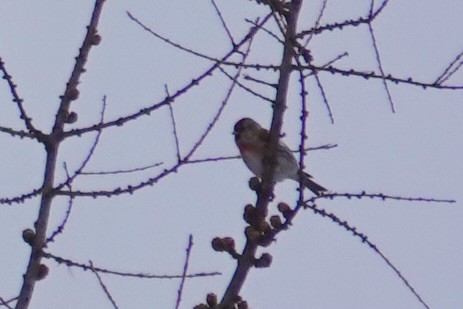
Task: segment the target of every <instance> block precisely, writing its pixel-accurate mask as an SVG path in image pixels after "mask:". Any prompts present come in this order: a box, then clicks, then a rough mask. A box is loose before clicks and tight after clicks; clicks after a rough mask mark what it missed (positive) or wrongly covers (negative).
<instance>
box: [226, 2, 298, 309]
mask: <svg viewBox="0 0 463 309" xmlns="http://www.w3.org/2000/svg"><path fill="white" fill-rule="evenodd" d="M301 5H302V0H293V1H292V2H291V3H290V6H289V12H288V17H287V23H288V26H287V30H286V33H285V42H284V50H283V57H282V60H281V66H280V77H279V80H278V86H277V93H276V97H275V102H274V105H273V118H272V126H271V129H270V140H269V147H268V149H267V151H266V153H265V154H264V159H263V163H264V172H263V176H262V183H261V186H260V190H258V191H259V192H258V198H257V202H256V210H257V217H258V220H260V221H264V220H265V216H266V215H267V207H268V203H269V200H270V197H271V196H272V195H273V181H272V179H273V174H274V164H271V162H272V161H274V160H275V154H276V148H277V145H278V141H279V135H280V131H281V127H282V124H283V114H284V111H285V109H286V97H287V94H288V84H289V79H290V75H291V72H292V60H293V41H294V39H295V36H296V28H297V20H298V16H299V11H300V8H301ZM257 247H258V243H257V242H256V241H255V240H251V239H249V238H248V240H247V241H246V245H245V247H244V249H243V253H242V255H241V256H239V258H238V259H237V261H238V265H237V267H236V270H235V273H234V274H233V277H232V280H231V281H230V284H229V285H228V287H227V289H226V291H225V293H224V296H223V298H222V301H221V304H220V305H219V308H228V307H230V306H232V305H233V304H234V303H235V302H236V300H237V298H238V295H239V293H240V290H241V288H242V286H243V284H244V282H245V280H246V277H247V275H248V273H249V270H250V269H251V267H253V266H254V263H255V254H256V250H257Z"/></svg>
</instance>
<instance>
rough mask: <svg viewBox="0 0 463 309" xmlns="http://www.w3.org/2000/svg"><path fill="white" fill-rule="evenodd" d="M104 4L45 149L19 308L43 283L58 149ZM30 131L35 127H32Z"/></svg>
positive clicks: (93, 20) (98, 10)
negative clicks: (36, 210) (39, 282)
mask: <svg viewBox="0 0 463 309" xmlns="http://www.w3.org/2000/svg"><path fill="white" fill-rule="evenodd" d="M103 3H104V0H96V1H95V6H94V9H93V13H92V17H91V19H90V24H89V26H88V27H87V34H86V36H85V39H84V41H83V43H82V46H81V48H80V53H79V56H78V57H77V59H76V64H75V66H74V70H73V73H72V74H71V77H70V79H69V81H68V83H67V87H66V91H65V95H64V96H63V97H62V99H61V104H60V107H59V109H58V112H57V114H56V118H55V123H54V125H53V130H52V133H51V134H50V135H49V136H46V139H44V141H43V142H44V144H45V149H46V152H47V157H46V162H45V173H44V180H43V184H42V190H43V193H42V196H41V202H40V210H39V215H38V218H37V221H36V222H35V227H36V230H35V237H34V242H33V244H32V249H31V254H30V258H29V263H28V265H27V270H26V274H25V275H24V280H23V284H22V287H21V292H20V294H19V298H18V302H17V305H16V308H18V309H23V308H27V307H28V306H29V303H30V301H31V298H32V293H33V290H34V285H35V283H36V281H37V280H38V279H39V278H38V277H37V274H38V273H39V269H40V265H41V264H40V261H41V259H42V248H43V247H44V246H45V245H46V232H47V226H48V219H49V216H50V208H51V204H52V200H53V198H54V195H53V182H54V179H55V170H56V161H57V157H58V146H59V144H60V142H61V141H62V139H61V137H62V132H63V127H64V125H65V123H66V120H67V117H68V112H69V106H70V102H71V101H72V100H74V99H76V98H77V96H78V92H77V84H78V82H79V78H80V75H81V73H82V72H83V71H84V64H85V63H86V61H87V58H88V53H89V50H90V48H91V46H92V45H93V44H94V43H95V35H96V33H97V28H96V27H97V25H98V21H99V18H100V14H101V11H102V8H103ZM28 129H29V130H31V129H33V127H32V126H31V125H28Z"/></svg>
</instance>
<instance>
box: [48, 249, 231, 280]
mask: <svg viewBox="0 0 463 309" xmlns="http://www.w3.org/2000/svg"><path fill="white" fill-rule="evenodd" d="M43 257H44V258H47V259H51V260H53V261H55V262H56V263H58V264H64V265H66V266H67V267H76V268H80V269H82V270H84V271H85V270H90V269H91V268H92V266H90V265H89V264H83V263H79V262H75V261H72V260H70V259H66V258H63V257H60V256H56V255H54V254H51V253H47V252H44V253H43ZM93 269H94V270H95V271H97V272H99V273H103V274H110V275H115V276H121V277H131V278H140V279H181V278H183V277H185V278H197V277H211V276H218V275H222V273H220V272H217V271H214V272H200V273H193V274H188V275H185V276H183V275H153V274H149V273H141V272H140V273H131V272H123V271H116V270H110V269H106V268H101V267H96V266H93Z"/></svg>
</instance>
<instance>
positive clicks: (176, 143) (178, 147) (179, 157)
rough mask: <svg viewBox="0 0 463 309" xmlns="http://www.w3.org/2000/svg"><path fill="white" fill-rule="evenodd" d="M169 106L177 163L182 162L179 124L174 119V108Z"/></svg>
mask: <svg viewBox="0 0 463 309" xmlns="http://www.w3.org/2000/svg"><path fill="white" fill-rule="evenodd" d="M165 88H166V94H167V97H170V95H169V89H168V88H167V85H165ZM168 106H169V115H170V120H171V122H172V129H173V130H174V139H175V154H176V155H177V162H180V161H181V159H182V157H181V155H180V143H179V141H178V134H177V124H176V123H175V117H174V108H173V107H172V104H168Z"/></svg>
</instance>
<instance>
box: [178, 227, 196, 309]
mask: <svg viewBox="0 0 463 309" xmlns="http://www.w3.org/2000/svg"><path fill="white" fill-rule="evenodd" d="M191 248H193V235H191V234H190V237H189V238H188V247H187V248H186V257H185V263H184V264H183V273H182V280H181V281H180V287H179V288H178V292H177V302H176V304H175V309H178V308H180V302H181V301H182V293H183V286H184V285H185V279H186V274H187V272H188V263H189V262H190V254H191Z"/></svg>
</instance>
